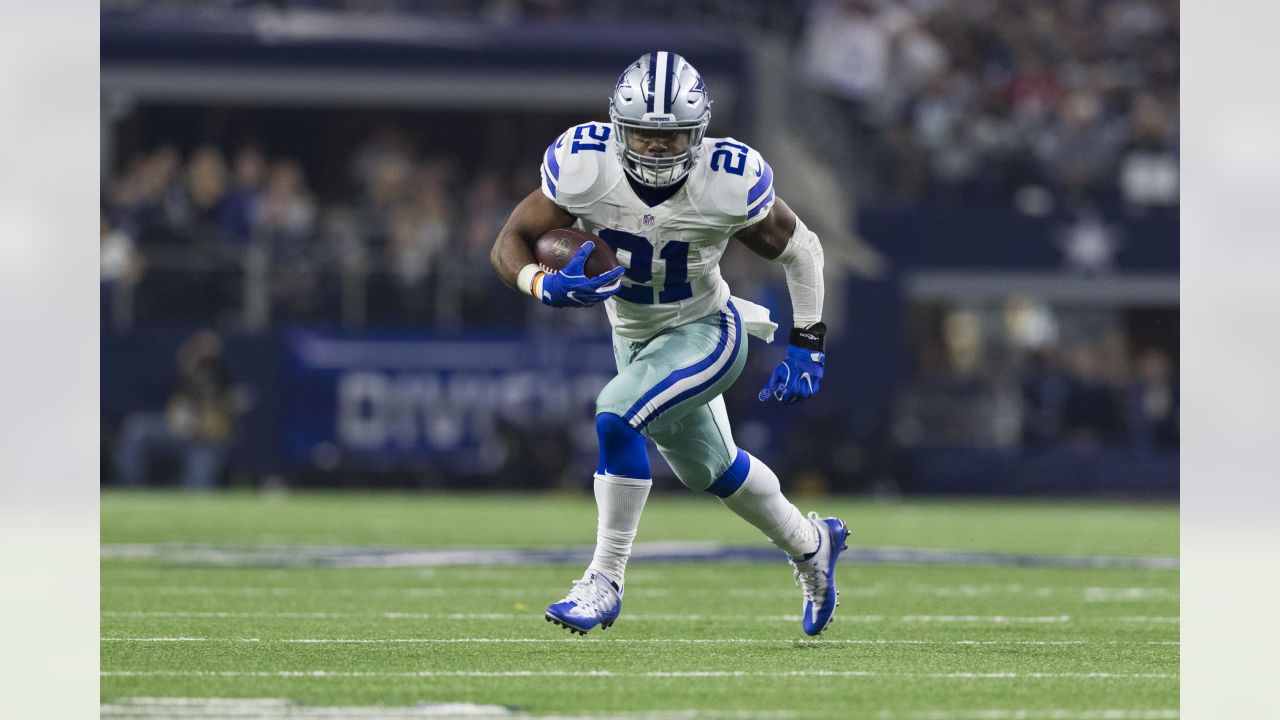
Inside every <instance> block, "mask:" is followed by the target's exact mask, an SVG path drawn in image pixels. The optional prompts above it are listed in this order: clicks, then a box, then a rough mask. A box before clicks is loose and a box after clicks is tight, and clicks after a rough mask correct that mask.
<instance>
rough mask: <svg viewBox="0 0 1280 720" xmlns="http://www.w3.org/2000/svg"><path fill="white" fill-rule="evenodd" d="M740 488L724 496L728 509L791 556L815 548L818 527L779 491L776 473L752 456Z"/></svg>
mask: <svg viewBox="0 0 1280 720" xmlns="http://www.w3.org/2000/svg"><path fill="white" fill-rule="evenodd" d="M748 457H750V458H751V467H750V469H749V470H748V471H747V479H746V480H744V481H743V483H742V487H740V488H738V489H737V490H736V491H735V492H734V493H733V494H732V495H730V496H729V497H727V498H724V499H723V500H722V501H721V502H723V503H724V504H725V505H726V506H728V508H729V509H730V510H732V511H734V512H735V513H737V514H738V516H739V517H741V518H742V519H743V520H746V521H747V522H749V523H751V524H752V525H755V526H756V527H758V528H760V531H761V532H763V533H764V535H765V537H767V538H769V541H770V542H772V543H773V544H774V545H777V546H778V547H780V548H782V550H783V551H784V552H786V553H787V554H788V555H790V556H791V557H793V558H800V557H803V556H805V555H808V554H809V553H811V552H814V551H816V550H817V549H818V529H817V528H816V527H814V526H813V523H811V522H809V520H808V519H806V518H805V516H804V515H803V514H801V513H800V510H799V508H797V507H796V506H795V505H792V504H791V501H789V500H787V498H786V497H785V496H784V495H783V494H782V486H781V485H780V484H779V483H778V476H777V475H774V474H773V471H772V470H770V469H769V466H768V465H765V464H764V463H763V462H760V460H758V459H756V458H755V457H754V456H752V455H750V454H748Z"/></svg>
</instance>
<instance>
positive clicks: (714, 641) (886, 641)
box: [99, 636, 1181, 646]
mask: <svg viewBox="0 0 1280 720" xmlns="http://www.w3.org/2000/svg"><path fill="white" fill-rule="evenodd" d="M99 640H101V641H102V642H125V643H127V642H138V643H147V642H158V643H159V642H172V643H179V642H237V643H262V642H265V643H282V644H294V645H395V644H422V645H453V644H468V643H495V644H504V643H512V644H519V643H631V644H636V645H753V644H766V645H773V644H785V645H796V644H800V645H1031V646H1056V645H1180V644H1181V643H1180V642H1179V641H1177V640H907V639H898V638H860V639H859V638H851V639H846V638H841V639H826V640H805V639H800V638H795V639H787V638H779V639H772V638H616V639H615V638H562V637H554V638H489V637H480V638H268V639H266V640H264V639H262V638H241V637H182V636H179V637H118V636H111V637H102V638H99Z"/></svg>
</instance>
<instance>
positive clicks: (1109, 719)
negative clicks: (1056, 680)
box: [872, 708, 1180, 720]
mask: <svg viewBox="0 0 1280 720" xmlns="http://www.w3.org/2000/svg"><path fill="white" fill-rule="evenodd" d="M872 717H873V719H874V720H1178V717H1180V715H1179V711H1178V710H1120V708H1108V710H920V711H908V712H895V711H891V710H883V711H881V712H878V714H877V715H873V716H872Z"/></svg>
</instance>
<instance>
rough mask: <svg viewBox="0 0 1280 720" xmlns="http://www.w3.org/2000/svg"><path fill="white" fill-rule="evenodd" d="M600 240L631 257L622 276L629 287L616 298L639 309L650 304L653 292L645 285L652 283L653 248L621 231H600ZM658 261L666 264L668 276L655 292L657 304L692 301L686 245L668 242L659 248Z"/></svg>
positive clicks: (647, 241) (646, 242) (623, 289)
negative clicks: (627, 281) (624, 251)
mask: <svg viewBox="0 0 1280 720" xmlns="http://www.w3.org/2000/svg"><path fill="white" fill-rule="evenodd" d="M600 239H601V240H604V241H605V242H607V243H609V245H610V246H611V247H612V248H613V249H614V250H615V251H616V250H626V251H627V252H628V253H630V254H631V259H630V260H629V261H628V262H627V271H626V273H624V274H625V275H626V277H627V279H628V280H630V281H631V282H632V284H631V285H623V286H622V289H621V290H619V291H618V297H620V298H622V299H623V300H626V301H627V302H633V303H636V304H638V305H652V304H653V288H651V287H650V286H649V285H648V283H649V281H650V280H652V279H653V244H652V243H650V242H649V240H648V239H646V238H643V237H641V236H639V235H632V234H631V233H627V232H622V231H621V230H610V229H608V228H604V229H602V230H600ZM659 257H660V258H661V259H662V261H663V263H665V264H666V268H667V272H666V276H665V278H664V281H663V283H662V289H661V290H660V291H658V302H659V303H673V302H679V301H681V300H686V299H688V298H691V297H693V286H691V285H690V284H689V282H688V280H689V243H686V242H679V241H674V240H673V241H671V242H669V243H667V244H666V245H665V246H663V248H662V252H661V253H659Z"/></svg>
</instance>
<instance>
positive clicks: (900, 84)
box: [101, 0, 1179, 484]
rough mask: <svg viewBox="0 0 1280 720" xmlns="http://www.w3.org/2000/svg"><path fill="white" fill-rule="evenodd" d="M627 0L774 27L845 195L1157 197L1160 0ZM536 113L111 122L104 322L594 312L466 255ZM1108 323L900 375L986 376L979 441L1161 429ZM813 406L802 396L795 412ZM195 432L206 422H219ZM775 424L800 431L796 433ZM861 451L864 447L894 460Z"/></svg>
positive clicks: (108, 326) (1165, 18)
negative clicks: (250, 127)
mask: <svg viewBox="0 0 1280 720" xmlns="http://www.w3.org/2000/svg"><path fill="white" fill-rule="evenodd" d="M169 4H171V5H173V6H175V7H181V8H183V9H184V10H188V11H192V10H193V8H194V11H196V12H198V11H199V10H200V9H206V10H217V9H226V8H249V9H253V10H256V11H262V12H306V11H314V10H319V11H339V12H349V13H352V14H361V15H370V14H374V15H376V14H389V15H394V14H398V13H409V14H414V15H419V16H421V15H426V16H435V17H440V18H450V19H465V20H481V21H484V22H492V23H507V24H514V23H527V22H546V23H555V22H575V21H592V22H599V21H613V22H630V21H635V20H636V19H637V18H636V17H635V16H636V13H637V10H636V8H635V7H634V6H633V5H632V4H628V3H623V2H585V1H582V2H580V1H571V0H490V1H488V2H479V3H471V2H453V1H449V0H439V1H424V2H417V1H410V0H274V1H267V0H259V1H251V0H225V1H223V2H219V1H217V0H206V1H205V2H198V3H192V2H181V3H177V2H175V3H169ZM140 5H141V4H140V3H136V2H129V1H128V0H105V1H104V3H103V6H104V8H112V9H124V10H128V9H131V8H136V7H139V6H140ZM146 5H147V6H148V7H155V6H156V5H165V3H147V4H146ZM646 7H649V6H648V5H647V6H646ZM649 9H650V11H651V12H653V13H654V15H655V16H659V15H660V16H662V17H664V18H666V19H668V20H671V19H674V20H677V21H679V20H681V19H688V20H690V21H694V22H705V21H707V20H716V21H719V22H722V23H723V26H724V27H726V28H728V29H730V30H731V31H732V32H734V33H736V34H737V35H738V36H739V37H741V38H743V39H744V40H746V41H749V40H750V38H751V37H753V36H756V35H759V36H760V37H768V38H771V39H772V40H775V41H778V42H781V43H784V44H785V46H786V47H787V48H789V52H790V54H791V56H792V57H793V58H794V59H795V61H796V65H797V67H799V68H800V69H801V70H802V77H803V82H804V83H805V84H806V85H807V87H808V88H809V89H810V90H811V91H812V93H813V98H814V101H815V102H816V103H818V104H819V105H820V106H821V112H820V113H818V114H817V115H816V117H818V118H819V120H818V122H820V123H821V125H822V127H821V131H822V132H828V133H831V132H834V134H835V135H837V136H839V137H841V138H843V144H842V145H841V150H840V152H835V153H833V154H832V155H831V156H830V158H829V159H830V161H831V162H832V165H833V170H835V171H836V172H837V173H838V176H839V177H841V178H842V179H843V180H844V181H845V182H847V183H848V186H849V187H850V188H851V189H852V190H853V191H856V193H857V194H858V196H859V199H860V200H862V201H866V202H874V203H879V204H888V205H899V206H912V205H918V204H935V205H936V204H948V203H961V204H963V205H965V206H977V205H986V206H992V207H999V208H1007V209H1010V210H1012V211H1015V212H1018V213H1023V214H1028V215H1043V214H1046V213H1048V212H1049V211H1050V210H1051V209H1053V208H1055V207H1058V208H1061V207H1081V206H1090V207H1092V206H1098V207H1117V208H1123V209H1124V210H1125V211H1126V212H1141V211H1142V209H1143V208H1170V207H1176V206H1177V203H1178V195H1177V191H1178V111H1177V108H1178V72H1179V68H1178V42H1179V40H1178V32H1179V29H1178V3H1177V2H1176V0H1060V1H1059V0H972V1H967V2H946V1H945V0H833V1H826V0H815V1H814V2H799V3H771V2H763V1H760V0H753V1H751V2H732V3H731V2H716V1H712V0H706V1H703V2H658V3H653V4H652V7H650V8H649ZM691 59H692V60H693V61H694V62H695V63H696V58H691ZM713 93H714V89H713ZM601 110H602V112H601V115H603V107H602V108H601ZM583 119H589V118H569V119H568V120H569V122H573V121H580V120H583ZM559 121H560V119H555V120H553V121H549V122H548V123H546V124H545V125H544V124H538V123H535V124H533V125H532V126H521V125H520V124H519V123H515V124H512V123H501V124H496V125H494V126H493V129H492V130H490V131H489V132H491V133H493V134H495V136H494V137H490V138H489V139H488V140H487V141H486V142H482V143H480V144H479V145H478V146H479V147H481V148H483V147H485V146H493V145H503V146H507V147H510V146H512V145H513V144H514V145H515V146H516V147H521V148H528V150H527V151H526V150H522V151H521V152H520V153H519V154H517V155H516V156H510V157H506V158H505V159H495V158H494V157H493V156H492V154H491V153H490V154H486V153H484V152H483V151H478V150H476V149H475V148H476V147H477V145H476V144H473V143H472V144H466V145H465V146H458V147H455V148H448V147H444V148H442V146H441V143H440V140H439V138H438V137H432V132H431V130H430V129H429V128H419V127H416V126H414V125H413V123H412V121H411V120H406V119H404V118H391V119H382V120H380V121H378V122H377V123H376V124H375V123H370V124H369V126H368V127H366V128H365V130H364V131H363V133H362V134H361V136H360V137H358V139H357V140H356V141H355V142H353V143H351V144H349V145H345V146H332V145H324V144H315V143H313V144H312V146H311V147H308V148H307V149H306V151H305V154H301V153H299V152H298V150H297V147H298V145H297V143H296V142H291V141H290V138H288V137H287V135H288V133H287V131H286V133H285V135H283V136H282V135H281V133H280V132H274V133H273V132H271V131H259V132H254V133H237V132H232V131H228V130H226V127H227V126H226V124H224V125H218V124H217V123H210V124H209V127H210V128H212V129H211V130H209V132H207V133H206V134H205V135H204V136H202V137H201V136H199V133H197V136H194V137H193V136H192V134H191V133H190V132H187V133H184V134H183V137H181V138H178V137H166V136H165V134H164V131H163V130H156V129H155V128H156V127H162V125H152V126H149V129H144V130H141V131H137V132H134V133H133V134H132V136H131V138H130V139H129V140H128V141H126V142H124V143H121V145H120V147H119V151H118V159H117V161H116V162H115V164H114V166H113V167H110V168H107V169H106V173H105V175H104V178H105V179H104V192H103V202H102V232H101V256H102V275H101V280H102V301H103V302H102V308H103V315H102V322H103V326H104V331H124V330H127V329H128V328H130V327H134V326H137V325H139V324H146V323H154V322H174V321H176V322H186V323H201V324H208V325H212V326H214V327H224V328H237V329H240V330H243V329H249V330H263V329H266V328H268V327H272V326H278V325H282V324H288V323H309V322H311V323H327V324H333V325H341V326H344V327H347V328H355V329H358V328H363V327H382V326H394V325H404V326H417V327H432V328H441V329H449V328H458V327H463V326H466V327H485V326H503V327H505V326H512V325H524V326H527V325H530V324H535V325H536V324H538V323H544V324H545V323H548V322H550V323H568V324H572V325H575V326H578V327H581V328H587V329H603V328H604V327H605V321H604V318H603V316H602V314H595V315H592V316H590V317H583V316H581V314H579V316H577V317H560V316H557V317H555V318H551V319H548V316H549V315H550V314H545V313H540V312H538V311H539V310H540V308H537V307H536V306H535V305H534V304H532V303H530V302H528V300H527V298H521V297H520V296H518V295H516V294H515V293H511V292H508V291H505V289H503V288H502V287H501V285H500V283H499V282H498V281H497V279H496V277H494V275H493V272H492V270H491V269H490V267H489V263H488V252H489V248H490V245H491V243H492V240H493V238H494V236H495V234H496V232H497V231H498V229H499V228H500V227H501V225H502V223H503V222H504V221H505V219H506V217H507V214H508V213H509V211H510V209H511V208H512V207H513V206H514V204H515V203H516V202H518V200H519V199H520V198H521V197H522V196H523V195H524V194H526V193H528V192H529V191H530V190H532V189H534V188H535V187H536V186H537V177H538V175H537V162H538V159H539V156H540V148H541V147H542V146H544V145H545V143H546V142H547V141H548V140H550V139H551V138H553V137H554V133H556V132H558V131H559V128H557V127H556V125H555V123H556V122H559ZM232 124H234V123H232ZM567 124H568V122H565V123H563V125H567ZM563 125H561V127H562V126H563ZM715 126H716V123H715V121H714V120H713V123H712V133H713V134H715V130H716V127H715ZM552 128H555V129H552ZM498 133H501V134H503V135H504V136H509V135H511V134H513V133H515V134H519V135H521V137H519V138H518V140H516V141H514V142H513V141H512V139H511V138H510V137H497V136H496V134H498ZM725 263H726V266H725V270H726V276H727V277H728V279H729V281H730V283H731V284H732V285H733V286H734V287H735V288H736V289H739V292H740V294H744V295H745V294H747V293H744V292H742V290H741V288H744V287H755V288H759V289H760V292H762V293H769V292H772V293H774V294H778V293H781V292H782V288H781V284H780V280H781V278H780V276H778V275H777V274H776V273H771V272H770V270H769V267H768V266H767V264H765V263H759V262H750V261H749V260H744V257H743V256H740V255H734V254H732V253H731V254H730V255H729V256H727V257H726V261H725ZM837 332H838V329H837ZM921 342H922V344H923V345H926V346H927V345H928V342H927V340H923V341H921ZM1113 344H1114V343H1113ZM1118 344H1119V345H1120V346H1124V347H1125V348H1126V349H1125V350H1123V351H1121V352H1119V354H1118V355H1117V354H1116V353H1112V354H1111V356H1110V357H1112V360H1113V361H1111V362H1102V360H1103V359H1105V358H1106V357H1108V356H1107V347H1106V346H1105V345H1098V344H1094V345H1084V346H1080V347H1065V348H1052V347H1051V348H1036V349H1035V351H1034V352H1030V353H1027V354H1026V355H1025V359H1024V361H1023V362H1019V363H1018V364H1017V367H1016V368H1013V369H1012V370H1011V373H1012V374H1009V373H1006V374H1003V375H1001V376H1000V377H999V378H998V379H997V380H996V381H991V379H990V377H989V376H988V378H987V379H986V380H984V378H983V374H982V372H980V371H974V372H972V373H969V372H961V373H955V372H940V373H937V377H935V375H934V374H931V370H930V367H931V366H930V362H929V360H928V357H929V353H928V352H927V350H925V351H921V353H920V359H918V361H917V364H918V366H919V367H918V368H917V371H916V374H917V380H918V382H917V383H916V386H915V387H916V389H917V390H920V389H921V388H923V389H924V390H921V391H920V392H918V393H916V394H917V395H918V396H927V395H928V389H929V388H930V387H932V386H933V385H936V383H934V380H936V379H937V378H938V377H942V376H945V377H946V379H945V383H944V384H946V383H951V384H953V385H954V384H956V383H961V384H963V383H977V384H979V385H982V384H984V383H986V385H988V386H989V387H988V388H987V389H985V390H983V391H981V392H980V393H979V395H980V396H981V397H983V398H986V399H987V400H988V401H989V403H988V404H989V405H990V406H991V407H992V408H995V409H994V410H992V412H993V413H994V414H995V415H997V416H998V415H999V414H1000V412H1001V411H1000V409H999V408H1000V407H1001V406H1002V404H1003V406H1005V407H1008V406H1011V405H1012V406H1016V411H1015V412H1013V413H1012V414H1013V415H1014V416H1016V417H1017V418H1018V421H1017V423H1016V424H1015V426H1014V427H1015V428H1016V429H1015V430H1013V431H1011V432H1012V434H1013V435H1014V436H1016V440H1015V439H1009V440H1008V441H1007V442H1006V441H1002V442H998V443H996V444H1008V443H1019V444H1035V443H1044V442H1052V441H1056V440H1062V439H1070V440H1072V441H1073V442H1074V441H1076V440H1081V441H1085V442H1089V443H1100V444H1104V445H1133V444H1148V445H1151V444H1154V445H1157V446H1160V447H1176V445H1177V421H1176V394H1177V377H1176V358H1171V357H1169V355H1168V353H1161V352H1150V351H1144V350H1142V349H1141V348H1131V347H1129V345H1130V344H1129V343H1126V342H1125V340H1124V338H1123V337H1122V338H1121V339H1120V340H1119V341H1118ZM944 364H945V363H944ZM953 369H954V368H953ZM224 385H225V382H224ZM222 392H229V390H227V389H226V388H224V389H223V391H222ZM219 402H220V403H222V405H221V407H224V408H225V407H229V405H227V404H226V403H225V402H224V401H223V400H219ZM904 402H907V403H908V404H910V402H911V398H910V397H907V399H906V400H905V401H904ZM927 404H928V403H927V401H926V402H923V403H920V404H918V405H919V407H925V408H926V409H924V410H921V411H920V414H925V415H927V414H928V410H927ZM743 410H744V412H749V411H748V410H747V409H746V408H743ZM911 416H912V413H911V412H906V413H902V414H901V416H900V417H899V421H898V422H897V423H896V425H890V424H886V425H885V426H884V427H883V429H882V432H883V433H884V434H885V437H884V438H883V440H884V442H885V444H886V445H893V444H899V445H900V444H903V443H908V444H909V443H910V442H911V440H910V438H911V437H912V434H913V430H912V428H911V422H910V420H909V419H908V420H906V421H903V420H902V418H903V417H906V418H910V417H911ZM830 422H832V418H829V417H828V418H824V417H822V416H821V415H820V414H814V415H812V416H811V417H809V418H806V419H805V420H804V421H803V422H802V423H800V424H799V425H798V427H797V428H795V430H794V434H796V435H797V436H803V435H804V434H805V433H806V432H807V430H808V429H812V428H813V427H822V426H823V424H824V423H830ZM988 425H992V426H999V425H1000V423H999V422H998V421H996V422H993V423H988ZM133 432H134V433H138V432H141V431H140V430H136V429H135V430H134V431H133ZM219 432H220V433H221V435H220V437H223V438H224V440H223V441H224V442H225V438H226V437H229V435H230V433H227V432H224V431H223V430H219ZM854 434H856V435H859V436H861V437H868V436H871V435H875V434H876V432H873V431H866V430H860V431H858V432H857V433H854ZM125 435H126V444H127V437H128V432H126V433H125ZM891 438H892V440H891ZM970 439H972V438H970ZM789 447H791V448H792V452H793V453H794V454H795V455H797V456H800V457H803V456H805V454H806V450H805V447H806V443H805V442H804V441H803V437H800V438H799V439H797V441H796V442H795V443H791V444H789ZM882 455H883V457H882V458H881V460H879V461H877V462H881V463H882V464H884V465H886V466H890V465H892V464H893V460H892V459H891V458H888V455H887V454H882ZM810 457H811V456H810ZM832 457H833V458H834V459H833V460H830V462H831V463H836V464H838V463H839V462H840V460H839V457H840V455H839V454H838V453H836V454H834V455H832ZM126 464H127V463H126ZM816 471H822V472H837V473H838V472H839V468H834V469H833V468H831V467H824V468H815V472H816ZM127 472H128V471H127V470H126V473H127ZM885 472H886V473H890V472H891V471H890V470H888V469H886V470H885ZM193 482H195V483H197V484H198V483H200V482H204V481H193Z"/></svg>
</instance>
